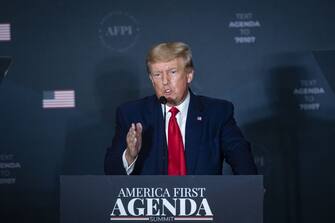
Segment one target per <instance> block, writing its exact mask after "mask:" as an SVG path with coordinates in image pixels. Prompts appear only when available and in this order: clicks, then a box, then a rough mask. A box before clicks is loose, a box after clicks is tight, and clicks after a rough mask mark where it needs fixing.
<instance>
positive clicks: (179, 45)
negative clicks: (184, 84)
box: [146, 42, 193, 74]
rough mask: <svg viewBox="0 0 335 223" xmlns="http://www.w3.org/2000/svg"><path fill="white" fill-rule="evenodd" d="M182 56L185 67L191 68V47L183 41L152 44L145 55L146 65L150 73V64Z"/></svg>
mask: <svg viewBox="0 0 335 223" xmlns="http://www.w3.org/2000/svg"><path fill="white" fill-rule="evenodd" d="M176 58H182V59H183V60H184V65H185V69H186V70H187V71H191V70H193V61H192V52H191V48H190V47H189V46H188V45H187V44H186V43H183V42H170V43H159V44H157V45H155V46H153V47H152V48H151V49H150V50H149V53H148V55H147V58H146V65H147V71H148V73H149V74H150V64H153V63H158V62H169V61H170V60H173V59H176Z"/></svg>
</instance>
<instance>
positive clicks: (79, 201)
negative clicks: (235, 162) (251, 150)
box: [60, 175, 264, 223]
mask: <svg viewBox="0 0 335 223" xmlns="http://www.w3.org/2000/svg"><path fill="white" fill-rule="evenodd" d="M263 194H264V189H263V177H262V176H260V175H257V176H183V177H180V176H178V177H177V176H176V177H171V176H94V175H88V176H61V177H60V222H61V223H73V222H80V223H92V222H94V223H108V222H132V223H136V222H181V223H182V222H215V223H262V222H263V213H262V210H263Z"/></svg>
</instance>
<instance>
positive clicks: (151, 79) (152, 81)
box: [148, 74, 154, 84]
mask: <svg viewBox="0 0 335 223" xmlns="http://www.w3.org/2000/svg"><path fill="white" fill-rule="evenodd" d="M148 76H149V79H150V81H151V83H152V84H154V80H153V78H152V76H151V75H150V74H148Z"/></svg>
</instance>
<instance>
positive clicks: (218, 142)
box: [105, 93, 257, 175]
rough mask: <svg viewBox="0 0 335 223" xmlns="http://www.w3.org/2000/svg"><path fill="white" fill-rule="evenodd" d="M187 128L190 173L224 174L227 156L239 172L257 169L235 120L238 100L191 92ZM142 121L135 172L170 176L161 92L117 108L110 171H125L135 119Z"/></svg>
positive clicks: (108, 156)
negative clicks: (125, 153)
mask: <svg viewBox="0 0 335 223" xmlns="http://www.w3.org/2000/svg"><path fill="white" fill-rule="evenodd" d="M190 94H191V95H190V104H189V108H188V114H187V120H186V129H185V158H186V168H187V175H219V174H222V164H223V160H224V159H225V160H226V161H227V163H229V164H230V165H231V167H232V170H233V173H234V174H243V175H247V174H257V170H256V166H255V163H254V160H253V157H252V154H251V151H250V145H249V143H248V142H247V141H246V140H245V139H244V137H243V135H242V133H241V131H240V129H239V128H238V127H237V125H236V123H235V120H234V115H233V113H234V111H233V109H234V108H233V105H232V103H230V102H228V101H225V100H219V99H213V98H208V97H204V96H197V95H194V94H192V93H190ZM137 122H141V123H142V126H143V132H142V148H141V151H140V153H139V155H138V158H137V161H136V163H135V168H134V171H133V172H132V174H136V175H138V174H146V175H166V174H167V143H166V138H165V130H164V120H163V112H162V108H161V104H160V103H159V101H158V99H157V97H156V96H155V95H153V96H149V97H145V98H143V99H140V100H136V101H132V102H128V103H126V104H124V105H122V106H120V107H119V108H118V109H117V112H116V130H115V135H114V138H113V142H112V146H111V147H109V148H108V149H107V153H106V156H105V173H106V174H107V175H123V174H126V171H125V169H124V167H123V163H122V154H123V152H124V150H125V149H126V147H127V144H126V135H127V132H128V130H129V128H130V126H131V123H137Z"/></svg>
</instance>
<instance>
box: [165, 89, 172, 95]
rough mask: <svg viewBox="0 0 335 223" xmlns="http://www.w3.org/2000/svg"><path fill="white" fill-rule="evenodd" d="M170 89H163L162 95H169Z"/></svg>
mask: <svg viewBox="0 0 335 223" xmlns="http://www.w3.org/2000/svg"><path fill="white" fill-rule="evenodd" d="M171 93H172V91H171V90H170V89H166V90H164V95H170V94H171Z"/></svg>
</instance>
